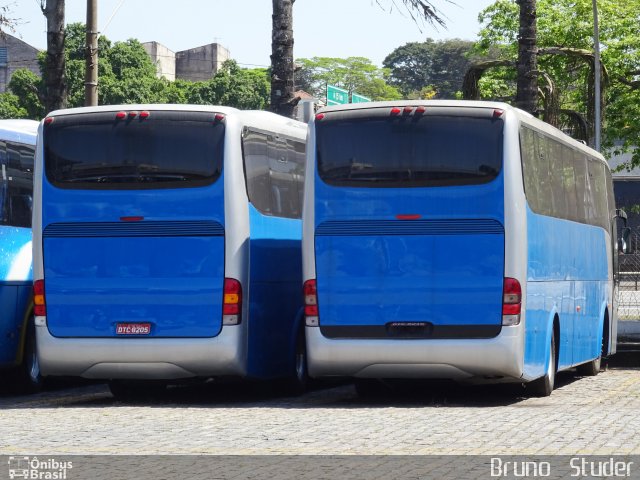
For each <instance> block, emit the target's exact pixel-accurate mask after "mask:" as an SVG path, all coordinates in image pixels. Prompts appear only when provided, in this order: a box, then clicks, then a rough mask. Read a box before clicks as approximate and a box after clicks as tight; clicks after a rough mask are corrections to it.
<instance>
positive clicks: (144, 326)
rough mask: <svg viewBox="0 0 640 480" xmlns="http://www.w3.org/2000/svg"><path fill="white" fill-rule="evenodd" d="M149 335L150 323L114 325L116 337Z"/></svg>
mask: <svg viewBox="0 0 640 480" xmlns="http://www.w3.org/2000/svg"><path fill="white" fill-rule="evenodd" d="M150 333H151V324H150V323H118V324H117V325H116V335H149V334H150Z"/></svg>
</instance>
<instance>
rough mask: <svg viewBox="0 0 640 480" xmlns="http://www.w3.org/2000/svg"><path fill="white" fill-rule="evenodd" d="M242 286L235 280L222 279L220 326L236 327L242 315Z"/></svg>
mask: <svg viewBox="0 0 640 480" xmlns="http://www.w3.org/2000/svg"><path fill="white" fill-rule="evenodd" d="M241 310H242V286H241V285H240V282H239V281H238V280H236V279H235V278H225V279H224V293H223V301H222V324H223V325H238V324H239V323H240V318H241V317H240V314H241V313H242V311H241Z"/></svg>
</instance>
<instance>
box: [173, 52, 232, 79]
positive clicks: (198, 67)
mask: <svg viewBox="0 0 640 480" xmlns="http://www.w3.org/2000/svg"><path fill="white" fill-rule="evenodd" d="M229 58H231V56H230V54H229V50H227V49H226V48H225V47H223V46H222V45H220V44H219V43H210V44H208V45H203V46H201V47H196V48H191V49H189V50H183V51H181V52H176V78H179V79H180V80H190V81H192V82H201V81H206V80H209V79H210V78H212V77H213V76H214V75H215V74H216V73H217V72H218V70H220V67H221V66H222V64H223V63H224V62H225V61H226V60H229Z"/></svg>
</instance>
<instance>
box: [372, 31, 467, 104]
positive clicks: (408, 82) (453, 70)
mask: <svg viewBox="0 0 640 480" xmlns="http://www.w3.org/2000/svg"><path fill="white" fill-rule="evenodd" d="M472 48H473V42H469V41H465V40H459V39H454V40H441V41H435V40H433V39H431V38H428V39H427V40H426V41H425V42H411V43H407V44H405V45H403V46H401V47H398V48H396V49H395V50H394V51H393V52H391V53H390V54H389V55H387V57H386V58H385V59H384V62H383V65H384V67H385V68H387V69H389V72H390V73H389V83H390V84H391V85H393V86H395V87H397V88H398V89H399V90H400V92H402V94H403V95H405V96H416V95H417V96H422V95H420V92H421V91H423V89H425V88H426V89H427V90H429V91H431V92H433V97H434V98H456V97H457V96H458V92H459V91H460V90H461V88H462V78H463V77H464V73H465V72H466V71H467V69H468V68H469V65H470V63H471V61H470V58H469V56H470V52H471V50H472Z"/></svg>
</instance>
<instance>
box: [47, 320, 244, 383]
mask: <svg viewBox="0 0 640 480" xmlns="http://www.w3.org/2000/svg"><path fill="white" fill-rule="evenodd" d="M43 323H44V318H42V317H39V318H37V319H36V325H37V326H36V339H37V342H38V343H37V345H38V358H39V361H40V369H41V371H42V374H43V375H57V376H76V377H84V378H97V379H112V378H113V379H157V380H161V379H162V380H171V379H178V378H189V377H209V376H227V375H230V376H244V375H245V374H246V363H245V359H246V354H245V353H246V351H245V350H246V344H247V342H246V341H245V330H246V329H245V328H243V327H244V326H243V325H238V326H224V327H223V328H222V331H221V332H220V334H219V335H218V336H216V337H212V338H59V337H54V336H53V335H51V333H50V332H49V330H48V328H47V326H46V325H44V324H43Z"/></svg>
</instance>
